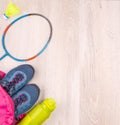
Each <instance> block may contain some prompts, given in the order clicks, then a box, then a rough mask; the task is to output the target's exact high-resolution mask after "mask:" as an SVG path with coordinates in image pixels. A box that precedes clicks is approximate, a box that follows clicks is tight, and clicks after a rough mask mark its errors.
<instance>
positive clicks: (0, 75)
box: [0, 71, 6, 79]
mask: <svg viewBox="0 0 120 125" xmlns="http://www.w3.org/2000/svg"><path fill="white" fill-rule="evenodd" d="M5 75H6V74H5V73H4V72H3V71H0V79H2V78H4V77H5Z"/></svg>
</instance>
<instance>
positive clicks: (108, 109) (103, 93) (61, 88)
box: [0, 0, 120, 125]
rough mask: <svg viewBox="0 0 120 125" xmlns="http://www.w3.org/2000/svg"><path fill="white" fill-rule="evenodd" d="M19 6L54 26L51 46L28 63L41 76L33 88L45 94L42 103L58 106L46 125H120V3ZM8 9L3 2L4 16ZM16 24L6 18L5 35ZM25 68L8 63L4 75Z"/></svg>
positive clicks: (90, 0)
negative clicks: (52, 102) (47, 101)
mask: <svg viewBox="0 0 120 125" xmlns="http://www.w3.org/2000/svg"><path fill="white" fill-rule="evenodd" d="M13 2H15V3H16V4H17V5H18V6H19V7H20V8H21V10H22V11H23V13H26V12H38V13H42V14H44V15H46V16H47V17H48V18H49V19H50V20H51V22H52V24H53V29H54V31H53V37H52V42H51V44H50V46H49V47H48V48H47V50H46V51H45V52H44V53H43V54H42V55H41V56H40V57H38V58H37V59H35V60H33V61H30V62H28V63H29V64H31V65H33V66H34V68H35V70H36V74H35V76H34V78H33V80H32V81H31V83H36V84H37V85H39V87H40V88H41V96H40V98H39V102H41V100H43V99H44V98H47V97H53V98H55V99H56V101H57V109H56V111H55V112H54V113H53V114H52V116H51V117H50V119H49V120H47V121H46V122H45V123H44V125H120V118H119V117H120V111H119V109H120V77H119V75H120V1H119V0H118V1H117V0H24V1H21V0H13ZM7 3H8V0H1V1H0V8H1V11H0V14H1V15H2V13H3V12H4V9H5V7H6V5H7ZM13 19H14V18H11V19H9V20H7V21H5V20H3V19H2V17H1V21H0V35H2V32H3V29H4V28H5V27H6V25H7V24H8V23H9V22H10V21H12V20H13ZM28 32H29V30H28ZM16 44H17V43H16ZM0 53H2V47H0ZM20 64H22V63H19V62H16V61H14V60H12V59H10V58H9V57H7V58H5V59H4V60H2V61H1V62H0V69H1V70H3V71H5V72H8V71H9V70H10V69H11V68H13V67H15V66H17V65H20Z"/></svg>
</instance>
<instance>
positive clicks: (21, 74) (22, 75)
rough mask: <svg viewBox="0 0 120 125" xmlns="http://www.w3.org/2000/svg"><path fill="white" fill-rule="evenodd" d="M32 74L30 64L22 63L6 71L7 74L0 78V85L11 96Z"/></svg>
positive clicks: (32, 70)
mask: <svg viewBox="0 0 120 125" xmlns="http://www.w3.org/2000/svg"><path fill="white" fill-rule="evenodd" d="M33 75H34V69H33V67H32V66H30V65H27V64H24V65H20V66H18V67H16V68H14V69H12V70H11V71H9V72H8V73H7V75H6V76H5V77H4V78H3V79H2V80H0V85H1V86H2V87H3V88H4V89H5V90H6V92H7V93H8V94H9V95H10V96H12V95H13V94H15V93H16V92H17V91H18V90H19V89H21V88H22V87H23V86H24V85H25V84H27V83H28V82H29V81H30V80H31V79H32V77H33Z"/></svg>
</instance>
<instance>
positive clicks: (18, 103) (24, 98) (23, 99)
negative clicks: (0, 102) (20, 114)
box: [14, 94, 27, 107]
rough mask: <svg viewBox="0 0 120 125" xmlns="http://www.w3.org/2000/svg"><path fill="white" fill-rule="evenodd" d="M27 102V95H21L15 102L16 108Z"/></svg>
mask: <svg viewBox="0 0 120 125" xmlns="http://www.w3.org/2000/svg"><path fill="white" fill-rule="evenodd" d="M26 100H27V97H26V95H25V94H22V95H20V96H19V97H18V98H16V99H15V100H14V104H15V107H17V106H18V105H21V104H22V103H23V102H25V101H26Z"/></svg>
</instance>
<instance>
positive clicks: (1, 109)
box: [0, 72, 14, 125]
mask: <svg viewBox="0 0 120 125" xmlns="http://www.w3.org/2000/svg"><path fill="white" fill-rule="evenodd" d="M0 75H1V72H0ZM2 77H3V76H2ZM13 121H14V103H13V101H12V99H11V97H10V96H9V95H8V94H7V93H6V91H5V90H4V89H3V88H2V87H1V85H0V125H12V124H13Z"/></svg>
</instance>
